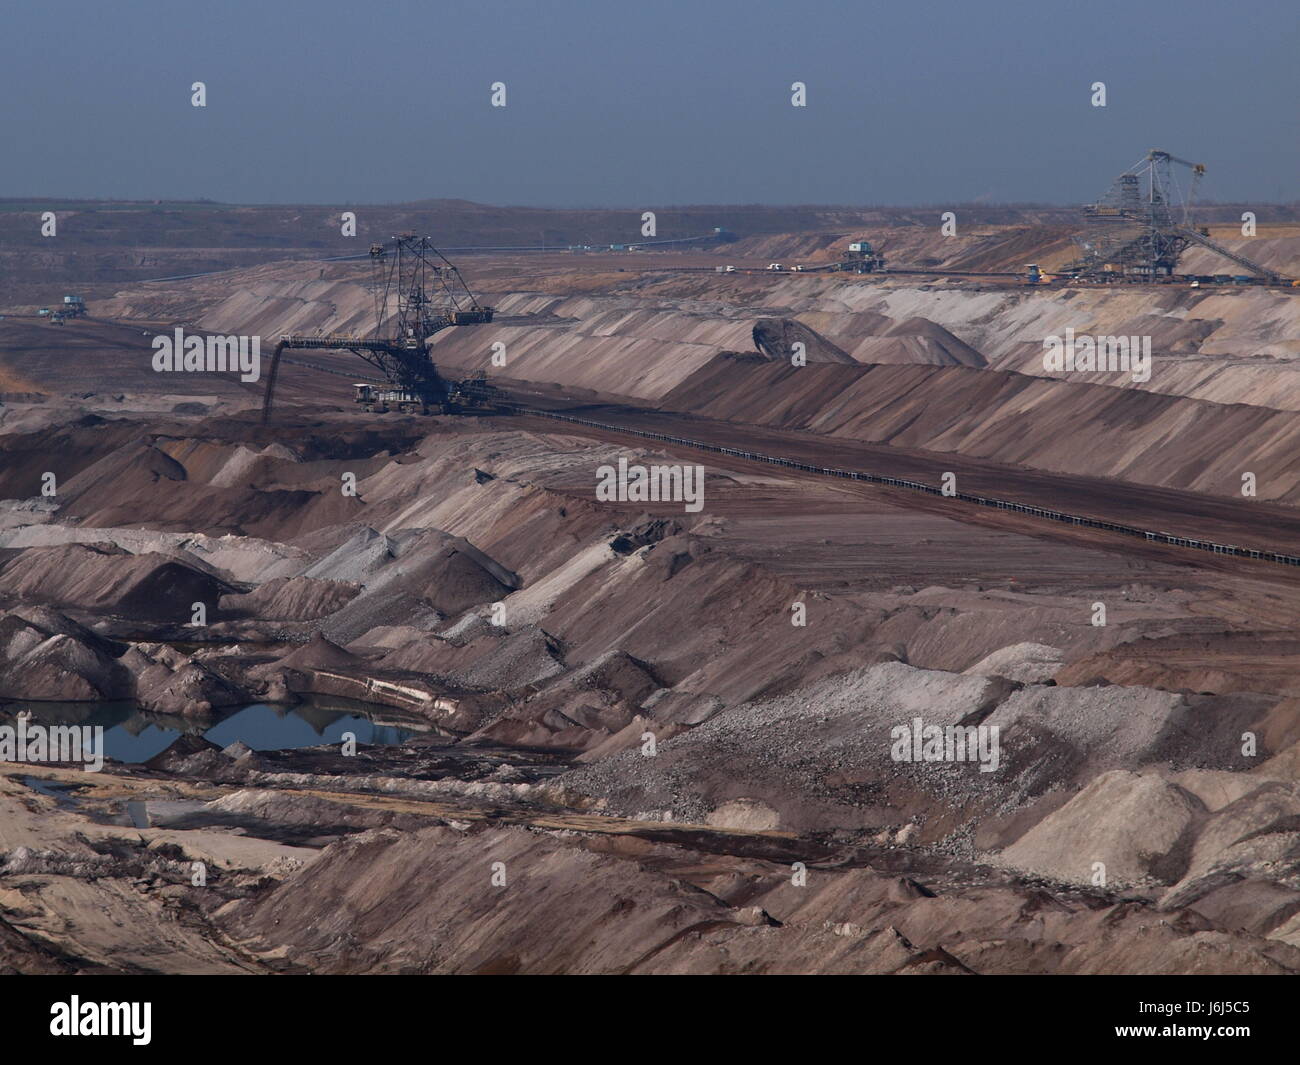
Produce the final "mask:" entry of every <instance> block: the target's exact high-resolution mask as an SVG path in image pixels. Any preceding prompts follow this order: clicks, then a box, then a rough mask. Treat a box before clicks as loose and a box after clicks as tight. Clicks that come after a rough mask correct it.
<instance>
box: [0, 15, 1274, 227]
mask: <svg viewBox="0 0 1300 1065" xmlns="http://www.w3.org/2000/svg"><path fill="white" fill-rule="evenodd" d="M1297 10H1300V7H1298V5H1297V3H1296V0H1238V2H1231V3H1229V2H1224V3H1218V2H1215V3H1210V2H1207V0H1180V2H1172V0H1149V2H1141V0H1126V2H1118V0H1095V2H1088V3H1069V2H1065V0H1034V2H1028V0H955V2H946V0H936V2H926V0H895V2H892V3H879V2H875V0H856V2H852V0H843V2H841V0H802V2H796V0H791V2H786V0H656V2H651V3H637V4H634V3H629V2H627V0H603V2H590V3H588V2H577V0H572V2H570V0H538V2H514V0H473V2H462V0H446V2H436V0H435V2H414V0H348V2H344V0H316V2H311V3H308V2H301V0H228V2H219V0H210V2H203V3H196V2H194V0H121V2H112V0H80V2H67V0H9V2H8V3H6V4H5V5H4V11H3V16H2V17H0V153H2V154H0V196H43V197H72V196H85V197H120V198H133V199H141V198H155V197H158V198H194V197H210V198H212V199H217V200H225V201H233V202H250V203H273V202H289V203H292V202H310V203H341V202H392V201H400V200H411V199H426V198H444V197H447V198H465V199H472V200H477V201H479V202H484V203H499V204H520V205H539V206H545V205H555V206H605V205H617V206H626V205H631V206H637V205H666V204H689V203H843V204H869V203H882V204H942V203H952V202H963V201H972V200H984V201H990V202H1011V201H1024V200H1032V201H1039V202H1051V203H1077V202H1082V201H1085V200H1089V199H1093V198H1095V197H1096V196H1097V195H1099V194H1100V193H1101V192H1102V191H1104V189H1105V187H1106V185H1107V184H1108V182H1109V180H1110V178H1111V177H1112V176H1113V175H1114V174H1115V173H1117V172H1119V171H1120V170H1123V169H1124V168H1125V167H1127V166H1129V165H1130V164H1131V163H1133V162H1135V161H1136V160H1137V159H1138V158H1139V157H1140V156H1141V155H1142V153H1143V152H1144V151H1145V150H1146V149H1148V148H1152V147H1159V148H1164V149H1166V150H1168V151H1172V152H1174V153H1175V154H1177V155H1181V156H1184V157H1186V158H1190V159H1194V160H1197V161H1202V162H1205V163H1206V164H1207V165H1208V166H1209V174H1208V177H1207V180H1206V184H1205V192H1206V193H1207V194H1209V195H1210V196H1212V197H1213V198H1216V199H1220V200H1245V201H1258V200H1271V201H1276V200H1291V199H1295V198H1297V197H1298V196H1300V192H1298V191H1297V190H1298V189H1300V180H1298V178H1300V122H1298V121H1297V116H1298V115H1300V74H1298V73H1297V70H1298V67H1297V59H1298V57H1300V29H1298V27H1300V15H1297ZM194 81H204V82H206V84H207V92H208V106H207V107H206V108H205V109H199V108H194V107H192V106H191V105H190V85H191V83H192V82H194ZM495 81H502V82H505V84H506V90H507V106H506V107H505V108H503V109H500V108H493V107H491V106H490V100H489V96H490V93H489V86H490V85H491V84H492V83H493V82H495ZM794 81H803V82H805V83H806V84H807V86H808V106H807V107H806V108H794V107H791V105H790V95H791V94H790V85H791V83H792V82H794ZM1094 81H1104V82H1105V83H1106V87H1107V97H1108V100H1107V104H1108V105H1107V106H1106V107H1105V108H1094V107H1092V106H1091V105H1090V96H1091V90H1090V86H1091V84H1092V83H1093V82H1094Z"/></svg>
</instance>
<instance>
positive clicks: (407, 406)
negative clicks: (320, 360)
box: [262, 233, 495, 422]
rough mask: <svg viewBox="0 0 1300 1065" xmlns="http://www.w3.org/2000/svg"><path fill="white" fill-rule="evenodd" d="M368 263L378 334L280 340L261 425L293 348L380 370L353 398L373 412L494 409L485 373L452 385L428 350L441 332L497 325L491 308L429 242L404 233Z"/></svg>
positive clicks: (377, 247)
mask: <svg viewBox="0 0 1300 1065" xmlns="http://www.w3.org/2000/svg"><path fill="white" fill-rule="evenodd" d="M370 263H371V288H372V291H373V292H374V295H375V330H374V335H373V336H369V337H363V336H345V335H339V334H326V335H317V336H307V335H297V334H290V333H286V334H284V335H282V336H281V337H280V340H279V343H277V344H276V346H275V352H274V354H273V355H272V356H271V367H270V370H269V371H268V373H267V375H266V391H265V394H264V397H263V400H262V421H264V422H265V421H267V420H269V419H270V416H271V409H272V404H273V402H274V398H275V382H276V377H277V376H278V374H279V369H280V362H281V356H282V355H283V353H284V352H285V351H286V350H294V349H296V350H316V351H323V350H335V351H351V352H352V353H353V354H355V355H358V356H360V357H361V358H363V359H365V361H366V362H368V363H370V365H372V366H374V367H375V368H376V369H377V370H379V371H380V373H382V374H383V375H384V382H386V383H379V382H374V383H370V384H359V385H357V386H356V390H357V391H356V396H355V399H356V401H357V402H358V403H360V404H362V405H363V406H364V407H365V409H366V410H368V411H380V412H382V411H388V410H399V411H404V412H417V413H431V412H432V413H439V414H451V413H457V412H461V411H467V410H468V411H473V410H484V409H490V408H491V407H492V406H493V403H494V398H495V389H494V388H493V387H492V386H491V385H490V384H488V382H487V379H486V375H485V374H483V373H479V374H476V375H474V376H473V377H471V378H469V379H468V380H465V381H449V380H447V379H445V378H444V377H442V376H441V375H440V374H439V373H438V368H437V367H436V366H435V365H434V363H433V360H432V358H431V357H430V355H429V348H428V341H429V337H431V336H432V335H433V334H435V333H437V332H439V331H440V330H443V329H447V328H451V327H459V326H468V325H482V324H484V323H487V322H491V321H492V315H493V313H494V312H493V309H492V308H491V307H486V306H484V305H482V304H481V303H479V301H478V299H477V298H476V297H475V296H474V294H473V293H472V292H471V291H470V290H469V286H468V285H466V284H465V279H464V278H463V277H461V274H460V271H459V270H458V269H456V267H455V266H454V265H452V263H451V262H450V261H449V260H448V259H447V257H446V256H445V255H443V254H442V252H440V251H439V250H438V249H437V248H435V247H434V246H433V243H432V242H431V241H430V240H429V238H428V237H417V236H415V235H414V234H412V233H403V234H401V235H400V236H396V237H394V238H393V240H392V241H391V243H389V244H372V245H371V246H370Z"/></svg>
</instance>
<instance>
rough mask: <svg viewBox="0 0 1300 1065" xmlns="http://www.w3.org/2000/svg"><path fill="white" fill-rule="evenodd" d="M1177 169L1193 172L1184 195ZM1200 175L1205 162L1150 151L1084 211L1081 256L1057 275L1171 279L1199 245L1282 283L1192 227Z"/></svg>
mask: <svg viewBox="0 0 1300 1065" xmlns="http://www.w3.org/2000/svg"><path fill="white" fill-rule="evenodd" d="M1175 166H1181V167H1186V168H1187V169H1188V170H1189V171H1190V172H1191V173H1190V180H1189V182H1188V189H1187V193H1186V195H1185V196H1184V195H1183V194H1182V192H1181V190H1180V188H1179V186H1178V182H1177V181H1176V180H1175V176H1174V174H1175V172H1174V167H1175ZM1204 176H1205V165H1204V164H1203V163H1191V162H1188V161H1187V160H1186V159H1180V158H1179V157H1178V156H1176V155H1171V154H1170V153H1169V152H1165V151H1161V150H1159V149H1157V148H1153V149H1152V150H1151V151H1149V152H1147V154H1146V155H1145V156H1144V157H1143V158H1142V159H1141V160H1139V161H1138V162H1137V163H1136V164H1135V165H1134V166H1131V167H1129V169H1128V170H1125V171H1124V173H1122V174H1120V175H1119V177H1117V178H1116V179H1115V180H1114V182H1113V183H1112V184H1111V187H1110V191H1109V192H1108V193H1107V194H1106V196H1104V197H1103V198H1102V199H1101V200H1100V201H1098V202H1097V203H1094V204H1090V205H1089V206H1088V207H1085V208H1084V216H1085V226H1084V231H1083V233H1082V234H1081V235H1080V236H1078V237H1076V238H1075V239H1076V242H1077V243H1078V244H1079V246H1080V249H1081V251H1082V253H1083V254H1082V257H1081V258H1080V259H1079V260H1078V261H1077V262H1074V263H1071V264H1070V265H1069V266H1066V267H1065V268H1064V269H1063V270H1062V271H1060V272H1062V273H1066V274H1077V275H1079V276H1082V277H1087V278H1091V279H1098V280H1110V279H1120V278H1123V277H1125V276H1127V277H1129V278H1132V279H1137V280H1154V279H1158V278H1161V277H1164V278H1171V277H1173V275H1174V270H1175V269H1176V268H1177V266H1178V258H1179V256H1181V255H1182V253H1183V252H1184V251H1185V250H1186V249H1187V248H1188V246H1189V245H1192V244H1199V245H1200V246H1201V247H1204V248H1208V249H1209V250H1210V251H1212V252H1214V253H1215V254H1217V255H1221V256H1222V257H1223V258H1225V259H1228V260H1230V261H1231V262H1234V263H1236V264H1237V265H1238V266H1241V267H1243V268H1244V269H1246V270H1249V271H1250V272H1251V273H1252V274H1254V275H1255V276H1256V277H1258V278H1260V279H1262V280H1264V281H1266V282H1269V283H1273V284H1276V283H1278V282H1280V281H1281V280H1282V278H1281V276H1280V275H1279V274H1278V273H1277V272H1276V271H1274V270H1270V269H1269V268H1268V267H1266V266H1261V265H1260V264H1259V263H1257V262H1254V261H1252V260H1251V259H1248V258H1246V256H1244V255H1241V254H1239V253H1237V252H1234V251H1230V250H1229V249H1227V248H1225V247H1223V245H1221V244H1218V243H1216V242H1215V241H1213V240H1211V239H1210V238H1209V235H1208V233H1207V231H1205V230H1197V229H1195V228H1193V226H1192V224H1191V209H1192V203H1193V201H1194V199H1195V197H1196V190H1197V186H1198V185H1199V183H1200V181H1201V178H1202V177H1204Z"/></svg>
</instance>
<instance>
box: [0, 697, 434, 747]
mask: <svg viewBox="0 0 1300 1065" xmlns="http://www.w3.org/2000/svg"><path fill="white" fill-rule="evenodd" d="M24 710H25V711H28V712H30V714H31V721H32V722H33V723H34V724H42V725H91V726H94V725H100V726H102V727H103V729H104V754H105V756H106V757H108V758H113V759H116V760H117V761H119V762H146V761H148V760H149V759H150V758H152V757H153V756H154V755H156V754H159V753H161V752H162V751H165V750H166V749H167V748H168V747H170V746H171V745H172V744H173V743H174V742H175V741H176V738H177V737H178V736H180V735H181V734H182V733H190V734H193V735H201V736H203V737H205V738H206V739H207V740H208V741H210V742H211V743H215V744H216V745H217V746H218V747H225V746H227V745H228V744H231V743H234V742H235V741H236V740H240V741H242V742H243V743H245V744H246V745H247V746H249V747H251V748H253V750H255V751H283V750H289V749H291V748H294V747H315V746H318V745H320V744H327V743H328V744H338V743H342V741H343V733H345V732H351V733H352V734H353V735H355V736H356V738H357V742H358V743H362V744H365V743H371V744H380V745H392V744H398V743H404V742H406V740H408V739H409V738H410V737H411V736H413V735H415V734H416V733H417V732H420V731H424V730H427V728H428V726H427V725H423V726H422V724H421V723H420V722H418V721H416V720H407V719H403V718H402V716H401V715H400V714H398V713H397V712H396V711H393V710H391V709H389V708H388V707H377V706H366V705H365V704H361V703H352V702H344V701H341V700H340V701H333V702H329V703H325V702H304V703H300V704H297V705H295V706H271V705H268V704H266V703H254V704H252V705H251V706H245V707H242V708H231V709H227V710H224V711H215V712H214V713H213V714H212V715H211V716H210V717H208V718H206V719H203V720H191V719H189V718H184V717H178V716H176V715H172V714H155V713H151V712H149V711H147V710H141V709H140V708H139V707H137V706H136V705H135V704H134V703H130V702H126V703H122V702H119V703H9V704H7V705H5V706H3V707H0V723H12V721H13V719H14V717H15V716H16V715H17V714H18V713H19V712H20V711H24ZM381 714H382V716H383V718H384V719H386V720H385V721H383V722H381V721H379V720H377V718H378V717H379V716H380V715H381ZM392 721H400V722H401V723H400V724H392V723H389V722H392Z"/></svg>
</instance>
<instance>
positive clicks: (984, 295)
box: [203, 274, 1300, 503]
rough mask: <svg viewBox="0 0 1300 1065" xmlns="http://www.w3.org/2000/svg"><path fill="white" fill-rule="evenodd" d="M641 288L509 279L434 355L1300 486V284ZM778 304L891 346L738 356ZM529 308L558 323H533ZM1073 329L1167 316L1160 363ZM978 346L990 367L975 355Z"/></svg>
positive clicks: (250, 298)
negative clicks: (1049, 372) (1089, 369)
mask: <svg viewBox="0 0 1300 1065" xmlns="http://www.w3.org/2000/svg"><path fill="white" fill-rule="evenodd" d="M573 283H574V284H575V285H576V284H578V283H579V279H575V280H574V282H573ZM735 286H739V287H735ZM638 293H639V294H638V295H622V294H614V295H605V296H590V295H559V296H554V295H547V294H543V293H536V292H532V293H530V292H514V293H501V294H499V295H494V297H493V299H494V300H495V302H496V303H497V304H498V322H497V323H494V324H492V325H487V326H482V327H476V328H474V329H463V330H447V331H445V332H443V333H441V334H438V335H437V336H435V338H434V340H433V343H432V352H433V357H434V360H435V361H436V362H437V363H438V364H439V365H441V366H443V367H444V368H446V369H447V371H448V372H449V373H452V374H455V373H458V372H464V373H468V372H472V371H474V370H480V369H482V370H486V371H487V372H488V373H489V374H490V375H493V376H500V377H503V378H506V379H507V380H515V381H520V382H525V383H527V382H538V383H545V384H549V385H558V386H560V387H562V388H565V389H568V390H572V391H574V392H576V393H578V394H597V395H602V396H610V395H617V396H623V397H627V398H629V399H632V400H636V401H639V402H642V403H644V402H650V403H655V404H659V405H661V406H663V407H665V408H668V409H674V410H681V411H683V412H689V413H699V414H706V415H709V416H711V417H716V418H725V419H729V420H735V421H740V422H751V423H754V424H761V425H770V426H779V427H782V428H790V429H802V430H806V431H811V432H817V433H827V434H829V435H834V436H843V437H846V438H851V439H862V440H868V441H872V442H876V443H885V444H893V445H897V446H904V447H914V448H918V449H922V450H927V451H932V452H936V453H940V454H942V453H945V452H960V453H962V454H967V455H970V456H973V457H979V458H985V459H989V460H991V461H995V462H1002V463H1008V464H1023V465H1027V466H1030V467H1033V468H1038V469H1043V470H1046V471H1050V472H1059V473H1076V474H1084V475H1089V476H1100V477H1117V478H1121V479H1124V480H1128V481H1132V482H1134V483H1138V484H1149V485H1161V486H1167V487H1179V488H1188V489H1192V490H1196V491H1201V492H1206V493H1210V494H1217V495H1224V496H1237V495H1239V492H1240V477H1241V473H1242V471H1243V470H1250V471H1252V472H1254V473H1255V474H1256V476H1257V479H1258V484H1259V498H1261V499H1267V500H1278V501H1283V502H1288V503H1291V502H1297V501H1298V499H1297V497H1298V496H1300V469H1298V468H1297V460H1295V459H1293V458H1292V457H1291V456H1294V455H1296V454H1297V448H1296V446H1295V445H1296V443H1297V441H1296V440H1295V439H1294V438H1295V436H1296V435H1297V432H1298V431H1300V423H1297V419H1296V415H1297V414H1298V413H1300V389H1297V388H1295V387H1294V385H1295V383H1296V381H1297V378H1296V376H1295V374H1296V373H1300V291H1298V292H1297V293H1295V294H1292V293H1289V292H1281V291H1272V290H1261V289H1242V290H1232V291H1208V290H1190V289H1186V288H1181V287H1178V288H1175V287H1168V288H1164V287H1160V288H1152V287H1150V286H1116V287H1115V288H1114V289H1113V290H1112V289H1103V288H1087V289H1055V290H1046V291H1030V290H1025V289H1020V288H996V289H995V288H982V289H981V288H975V287H973V286H972V287H967V286H955V285H947V284H934V285H919V286H918V285H899V284H895V283H891V282H887V283H881V282H879V281H874V280H873V281H862V280H860V279H855V280H853V281H846V280H843V279H842V278H835V279H832V278H831V277H828V276H823V277H796V276H787V275H783V276H782V277H781V278H780V279H777V278H772V279H768V278H754V279H746V280H744V281H741V282H737V281H733V280H732V279H731V275H728V276H727V278H726V279H725V280H718V279H716V278H714V277H713V276H709V277H706V278H703V280H701V275H689V276H687V275H679V276H673V275H667V274H658V275H652V277H651V279H650V281H649V283H648V284H647V285H645V286H642V288H639V289H638ZM708 296H713V297H714V298H713V299H711V300H710V299H708V298H707V297H708ZM368 300H369V294H368V293H367V292H366V291H365V290H364V288H362V287H361V286H359V285H355V284H351V283H344V282H337V281H335V282H327V281H319V282H295V283H287V282H283V281H263V282H259V283H258V284H257V285H255V286H253V287H252V288H250V289H249V290H247V291H241V292H238V293H236V294H235V295H233V296H230V297H229V298H227V299H226V300H224V301H223V302H222V303H220V304H218V305H217V306H216V307H215V308H214V309H213V310H212V311H211V312H209V314H207V315H206V316H205V317H204V319H203V324H204V325H205V326H208V327H210V328H221V329H224V330H226V331H241V332H248V331H254V332H257V331H261V332H267V331H273V332H274V331H282V330H284V329H286V328H289V327H293V328H298V329H305V330H311V329H314V328H315V329H323V330H345V329H346V328H348V327H349V326H350V325H352V324H355V323H356V322H357V321H360V320H361V318H360V317H359V316H363V315H364V314H365V312H366V307H367V306H368ZM771 315H779V316H783V317H786V318H789V319H792V320H794V321H797V322H800V323H802V324H803V325H806V326H808V327H811V328H813V329H815V330H816V331H817V333H818V334H820V335H821V336H822V337H824V338H825V339H826V341H827V342H828V343H830V344H833V345H836V346H837V347H839V348H842V349H843V350H844V351H846V352H848V353H849V354H850V355H853V356H854V357H855V358H857V359H859V360H863V361H868V362H870V360H872V359H875V360H878V361H876V362H875V363H874V364H871V365H868V367H867V368H866V369H864V370H858V369H856V368H854V367H849V366H845V367H834V368H830V367H827V366H825V365H814V364H813V363H811V362H810V364H809V365H808V366H807V367H801V368H799V370H798V374H795V373H794V372H793V369H794V368H791V367H778V366H776V365H772V366H770V367H764V366H755V365H751V364H748V363H741V362H739V361H736V360H730V361H727V360H720V359H719V355H720V354H721V353H722V352H725V351H747V350H750V349H752V343H753V340H752V329H753V324H754V322H755V321H756V320H758V319H759V318H761V317H768V316H771ZM512 318H514V319H515V321H514V322H511V319H512ZM530 318H531V319H533V320H536V321H538V322H541V323H543V324H540V325H529V324H520V322H521V321H522V322H527V321H528V320H529V319H530ZM1066 328H1071V329H1073V330H1075V333H1076V334H1077V335H1083V334H1095V335H1126V336H1127V335H1150V336H1152V338H1153V349H1154V351H1155V360H1154V364H1153V368H1152V377H1151V380H1150V381H1147V382H1144V383H1141V382H1134V381H1133V380H1132V379H1131V374H1129V373H1126V372H1123V371H1119V372H1116V373H1101V372H1098V373H1091V374H1071V375H1069V376H1068V378H1067V379H1064V380H1061V379H1055V378H1051V377H1047V376H1042V375H1043V374H1045V371H1044V370H1043V369H1042V351H1043V348H1042V341H1043V338H1044V337H1046V336H1048V335H1061V334H1063V333H1064V330H1065V329H1066ZM881 334H886V335H881ZM497 342H500V343H504V344H505V345H506V351H507V353H508V354H507V358H508V366H507V368H498V367H494V366H493V365H492V362H491V360H492V351H493V345H494V344H496V343H497ZM1162 349H1163V350H1162ZM972 353H974V354H977V355H978V356H979V357H982V358H986V359H987V360H988V363H989V366H988V368H976V367H974V366H971V365H970V362H971V361H972V358H973V356H972ZM1293 359H1295V360H1296V362H1295V364H1294V367H1293V365H1292V362H1291V360H1293ZM896 360H910V361H912V362H915V363H928V364H929V365H909V364H908V363H907V362H906V361H896ZM945 362H946V363H949V365H942V363H945ZM962 362H965V363H967V365H966V366H961V365H956V364H955V363H962ZM936 364H938V365H936ZM1006 371H1013V372H1006ZM1279 371H1281V372H1279ZM1031 414H1032V417H1031ZM1099 426H1101V427H1103V428H1101V429H1099V428H1098V427H1099Z"/></svg>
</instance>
